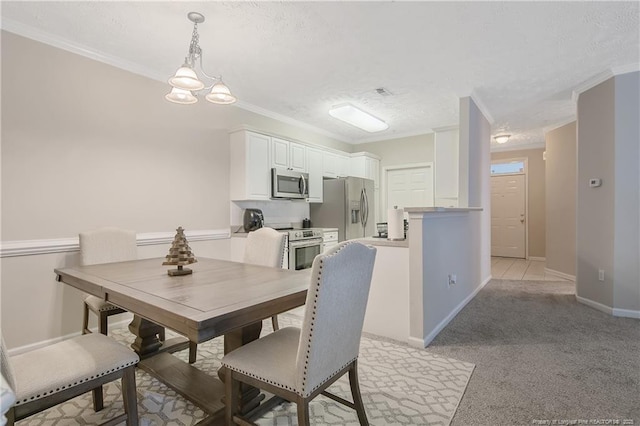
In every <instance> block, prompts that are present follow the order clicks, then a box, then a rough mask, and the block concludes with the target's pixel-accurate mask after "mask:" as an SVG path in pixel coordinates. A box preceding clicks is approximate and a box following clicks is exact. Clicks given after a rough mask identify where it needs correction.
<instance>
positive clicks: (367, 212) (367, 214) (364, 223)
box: [362, 188, 369, 237]
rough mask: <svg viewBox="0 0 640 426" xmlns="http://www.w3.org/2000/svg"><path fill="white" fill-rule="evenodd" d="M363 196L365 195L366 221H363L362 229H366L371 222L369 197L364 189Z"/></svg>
mask: <svg viewBox="0 0 640 426" xmlns="http://www.w3.org/2000/svg"><path fill="white" fill-rule="evenodd" d="M362 195H364V220H363V221H362V227H363V228H366V227H367V222H369V197H368V196H367V190H366V189H364V188H363V189H362ZM365 237H366V235H365Z"/></svg>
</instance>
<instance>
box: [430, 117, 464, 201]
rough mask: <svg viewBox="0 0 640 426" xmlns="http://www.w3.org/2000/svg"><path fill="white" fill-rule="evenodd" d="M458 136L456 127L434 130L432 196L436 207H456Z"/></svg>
mask: <svg viewBox="0 0 640 426" xmlns="http://www.w3.org/2000/svg"><path fill="white" fill-rule="evenodd" d="M459 138H460V137H459V132H458V129H457V128H450V129H444V130H436V134H435V144H434V158H435V161H434V164H435V179H434V180H435V185H434V198H435V205H436V206H437V207H458V171H459V164H458V163H459V160H458V159H459V154H458V152H459V144H460V143H459Z"/></svg>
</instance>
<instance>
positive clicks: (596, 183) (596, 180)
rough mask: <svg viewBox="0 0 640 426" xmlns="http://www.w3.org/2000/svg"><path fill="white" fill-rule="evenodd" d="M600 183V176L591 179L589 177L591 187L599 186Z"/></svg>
mask: <svg viewBox="0 0 640 426" xmlns="http://www.w3.org/2000/svg"><path fill="white" fill-rule="evenodd" d="M600 185H602V179H600V178H591V179H589V186H590V187H591V188H597V187H599V186H600Z"/></svg>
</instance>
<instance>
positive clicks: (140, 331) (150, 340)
mask: <svg viewBox="0 0 640 426" xmlns="http://www.w3.org/2000/svg"><path fill="white" fill-rule="evenodd" d="M129 331H130V332H131V333H133V334H134V335H135V336H136V340H135V341H134V342H133V343H132V344H131V347H132V348H133V350H134V351H136V352H137V354H138V355H140V358H142V359H144V358H148V357H150V356H153V355H156V354H158V353H161V352H176V351H180V350H183V349H186V348H188V347H189V340H187V339H185V338H183V337H175V338H173V339H169V340H165V341H164V342H161V341H160V339H159V338H158V337H159V336H160V335H162V334H163V332H164V327H162V326H161V325H158V324H156V323H154V322H151V321H149V320H146V319H144V318H142V317H139V316H138V315H134V316H133V320H132V321H131V323H130V324H129Z"/></svg>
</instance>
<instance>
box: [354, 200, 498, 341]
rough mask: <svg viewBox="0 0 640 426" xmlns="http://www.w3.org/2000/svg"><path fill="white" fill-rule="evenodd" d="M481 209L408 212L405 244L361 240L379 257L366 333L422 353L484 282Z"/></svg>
mask: <svg viewBox="0 0 640 426" xmlns="http://www.w3.org/2000/svg"><path fill="white" fill-rule="evenodd" d="M481 210H482V209H481V208H442V207H422V208H420V207H416V208H406V209H405V211H406V212H408V213H409V233H408V238H407V240H406V241H388V240H383V239H378V238H364V239H362V240H363V242H366V243H367V244H371V245H374V246H376V248H377V249H378V253H377V256H376V264H375V266H374V272H373V280H372V283H371V291H370V295H369V302H368V305H367V313H366V316H365V323H364V331H365V332H369V333H373V334H378V335H381V336H385V337H389V338H392V339H395V340H399V341H404V342H407V343H409V344H410V345H412V346H415V347H426V346H427V345H428V344H429V343H430V342H431V341H432V340H433V338H434V337H435V336H436V335H437V334H438V333H439V332H440V331H441V330H442V329H443V328H444V327H445V326H446V325H447V324H448V323H449V321H451V320H452V319H453V318H454V317H455V316H456V314H457V313H458V312H460V310H461V309H462V308H463V307H464V306H465V305H466V304H467V303H468V302H469V301H470V300H471V299H473V297H474V296H475V295H476V294H477V292H478V291H480V289H481V288H482V287H483V286H484V285H485V284H486V283H487V282H488V280H489V277H483V276H482V272H481V269H482V268H481V259H480V252H481V250H480V245H481V230H480V214H479V212H480V211H481Z"/></svg>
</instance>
